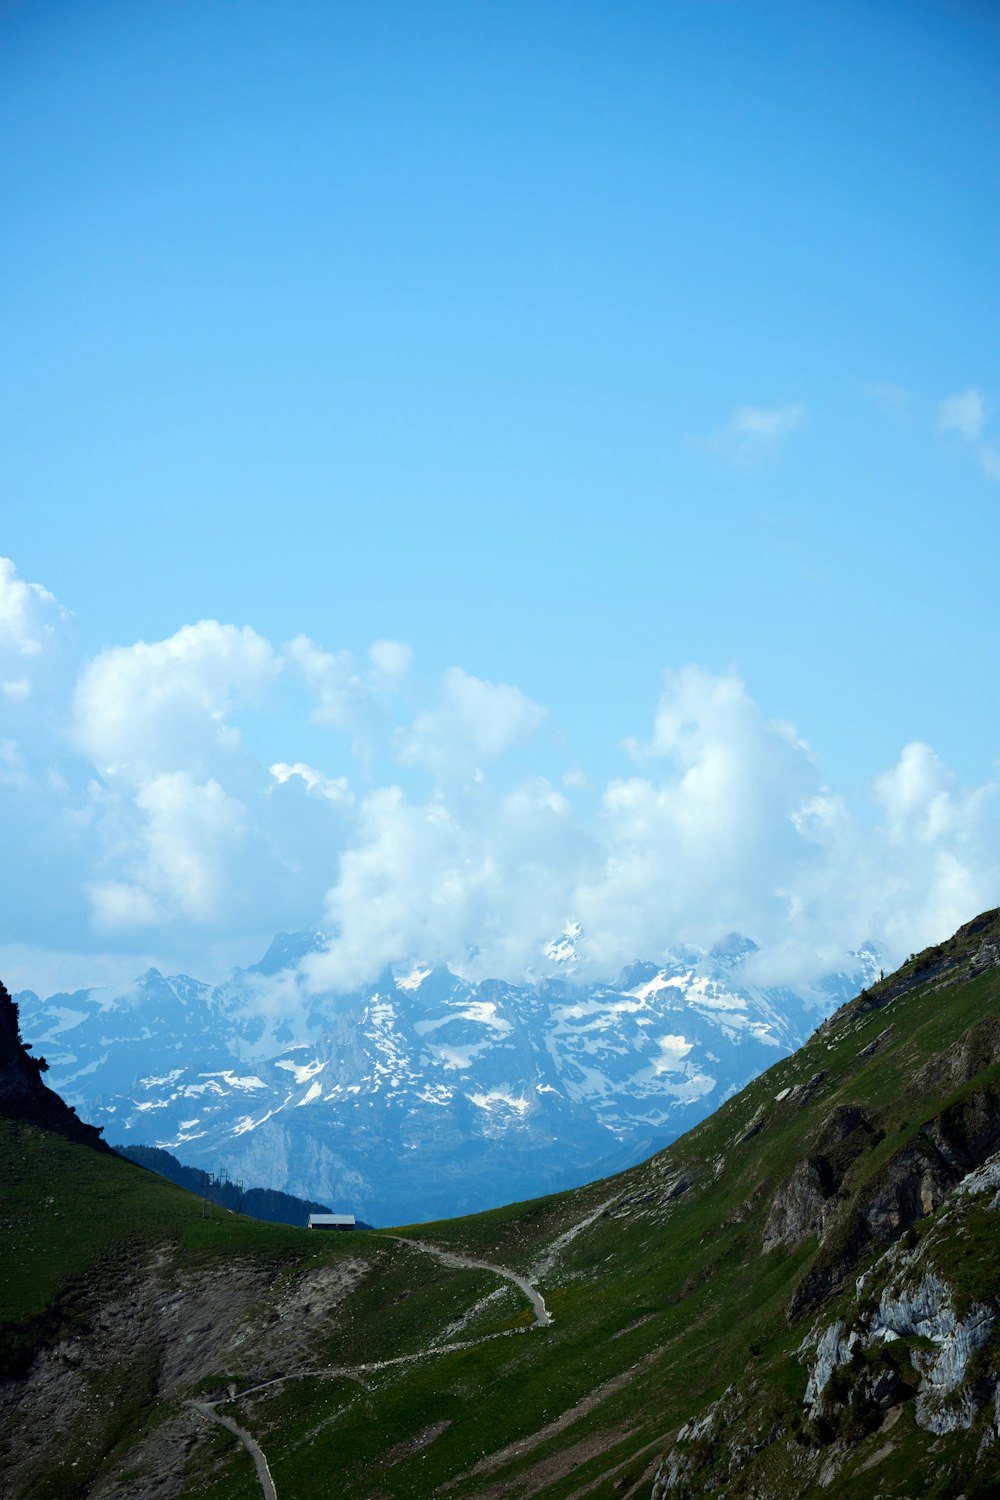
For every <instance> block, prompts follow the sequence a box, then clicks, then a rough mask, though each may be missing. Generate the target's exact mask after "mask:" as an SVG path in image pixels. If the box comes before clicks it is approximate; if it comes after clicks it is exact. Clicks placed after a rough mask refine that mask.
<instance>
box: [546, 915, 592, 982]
mask: <svg viewBox="0 0 1000 1500" xmlns="http://www.w3.org/2000/svg"><path fill="white" fill-rule="evenodd" d="M582 936H583V928H582V927H581V926H580V924H579V922H567V924H566V926H565V927H564V928H563V930H562V932H561V933H560V934H559V936H558V937H556V938H553V939H552V941H551V942H550V943H546V945H545V957H546V958H548V959H551V960H552V962H553V963H554V964H557V965H558V967H559V968H560V969H561V970H562V972H563V973H565V974H572V973H573V972H574V970H575V969H576V966H577V963H578V962H579V957H580V955H579V953H578V952H577V947H576V945H577V943H578V942H579V940H580V938H581V937H582Z"/></svg>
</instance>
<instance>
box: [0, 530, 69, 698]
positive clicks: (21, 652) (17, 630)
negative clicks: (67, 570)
mask: <svg viewBox="0 0 1000 1500" xmlns="http://www.w3.org/2000/svg"><path fill="white" fill-rule="evenodd" d="M69 621H70V614H69V611H68V610H67V609H64V608H63V606H62V605H61V604H60V603H59V600H58V599H57V598H56V597H55V595H54V594H51V593H49V591H48V589H46V588H43V586H42V585H41V584H40V583H27V582H26V581H25V580H24V579H23V578H19V577H18V575H17V569H16V567H15V566H14V564H13V562H12V561H11V559H10V558H9V557H0V699H6V701H7V702H8V703H9V704H23V703H25V701H26V700H27V699H29V698H31V697H32V696H33V695H34V694H35V693H36V691H37V689H38V686H39V683H45V684H46V686H51V684H52V679H53V676H54V675H55V674H54V671H53V668H57V667H58V664H59V663H58V658H59V656H60V653H61V648H62V646H63V642H64V637H65V635H66V628H67V626H68V624H69Z"/></svg>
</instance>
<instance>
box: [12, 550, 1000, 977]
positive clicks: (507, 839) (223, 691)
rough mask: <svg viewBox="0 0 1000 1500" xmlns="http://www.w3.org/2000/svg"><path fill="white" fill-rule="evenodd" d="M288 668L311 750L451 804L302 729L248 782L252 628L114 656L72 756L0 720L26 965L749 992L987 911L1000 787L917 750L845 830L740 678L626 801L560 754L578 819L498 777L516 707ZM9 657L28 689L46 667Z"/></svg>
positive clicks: (813, 768)
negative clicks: (665, 981) (637, 982)
mask: <svg viewBox="0 0 1000 1500" xmlns="http://www.w3.org/2000/svg"><path fill="white" fill-rule="evenodd" d="M11 577H12V575H11V574H10V573H9V572H8V573H7V574H5V579H6V581H7V583H8V584H9V582H10V579H11ZM15 582H16V580H15ZM20 597H21V598H22V600H24V601H25V602H26V605H27V606H28V607H29V615H28V619H29V625H28V626H27V627H25V626H24V625H23V617H22V616H21V615H18V616H17V619H18V622H19V623H18V624H17V627H16V632H17V639H18V640H21V639H25V638H30V639H31V640H42V641H43V647H44V642H45V640H46V639H47V637H45V635H44V627H45V626H46V625H47V624H52V623H56V624H58V622H59V620H60V618H61V616H60V613H59V610H58V606H57V605H55V604H54V602H53V601H51V596H48V595H47V594H46V592H45V591H44V590H42V591H41V592H40V593H37V592H32V591H30V589H29V592H28V595H27V596H24V595H21V596H20ZM35 607H38V608H40V609H41V610H42V615H41V616H40V618H39V620H36V621H35V623H34V624H33V625H32V624H31V623H30V621H31V619H32V617H31V615H30V610H31V609H33V608H35ZM26 632H27V634H26ZM290 655H291V659H292V664H293V665H294V667H295V669H296V671H297V672H298V673H299V674H300V675H301V676H302V678H303V679H304V680H306V681H307V682H308V683H310V684H311V685H312V689H313V694H314V699H313V701H314V703H316V704H318V711H321V713H322V716H323V717H324V722H330V723H332V724H336V723H341V724H343V725H344V726H346V727H348V729H349V730H350V732H351V733H352V734H353V735H355V736H356V737H358V736H361V738H362V739H364V742H365V743H364V744H362V746H361V749H360V750H358V751H357V753H359V754H361V753H363V751H364V748H365V744H367V743H368V742H372V743H375V744H376V746H377V747H380V748H381V750H382V751H383V752H389V751H390V750H393V749H394V750H395V751H396V753H397V754H398V756H399V758H400V760H401V761H402V762H403V763H404V764H405V765H409V766H414V767H418V768H420V769H421V770H425V769H426V770H429V771H430V772H431V773H432V775H433V778H434V791H433V792H432V793H431V794H429V795H426V794H418V790H417V789H418V788H419V787H420V785H421V783H422V781H423V778H422V777H419V776H417V777H411V778H410V780H409V783H407V781H406V778H405V776H403V775H402V774H401V780H402V782H403V784H402V785H401V786H398V787H396V786H386V785H384V784H378V781H377V779H376V778H375V776H374V773H373V772H372V770H371V764H372V762H369V761H366V762H365V764H364V765H363V766H362V768H361V774H360V775H359V776H358V777H355V776H354V775H353V774H352V775H351V777H350V779H349V777H348V775H346V774H344V770H345V768H344V767H343V766H342V765H333V766H330V767H327V768H323V766H322V755H316V756H314V757H313V759H315V760H316V761H317V762H319V764H312V763H310V762H307V761H306V760H304V759H301V758H299V756H298V754H296V753H295V750H294V749H293V747H297V746H298V745H299V744H300V743H301V741H300V732H304V730H305V726H304V725H299V724H297V723H295V722H294V720H290V719H285V720H282V721H281V722H280V723H278V724H277V725H276V724H275V722H274V721H273V720H272V721H269V722H268V724H267V734H266V736H265V739H266V742H267V744H268V748H269V750H270V749H271V748H272V746H273V745H274V744H275V743H277V745H279V746H280V745H281V743H282V739H281V738H280V736H282V735H283V736H285V737H286V738H287V741H288V742H289V753H288V754H287V756H286V758H284V759H274V758H273V751H272V754H271V755H269V757H268V759H267V760H266V761H265V760H261V759H259V758H258V757H257V755H256V754H255V753H254V750H253V736H252V734H250V733H249V725H248V715H249V714H250V713H251V712H253V713H259V712H260V713H262V712H264V711H269V710H270V699H269V696H268V690H269V687H270V685H271V684H272V683H273V682H274V681H275V679H276V677H277V675H278V674H279V673H280V672H281V670H282V667H283V662H282V658H281V657H279V655H278V654H277V653H276V652H275V651H274V650H273V648H272V647H271V646H270V645H269V643H268V642H267V641H265V640H263V639H262V638H261V637H260V636H258V635H256V634H255V632H254V631H252V630H250V629H243V630H238V629H236V628H235V627H233V626H227V625H222V624H219V623H218V622H215V621H206V622H202V623H201V624H198V625H192V626H187V627H185V628H184V629H182V630H180V631H178V632H176V634H175V635H173V636H171V637H170V638H169V639H168V640H165V641H160V642H154V643H151V644H148V643H144V642H140V643H139V644H138V645H135V646H131V647H116V648H112V649H110V650H108V651H105V652H102V653H101V654H100V655H99V656H98V657H97V658H95V659H94V660H93V661H91V662H89V663H88V664H86V665H85V666H84V667H83V669H82V670H81V671H80V674H79V680H78V682H77V685H76V692H75V696H74V697H73V708H74V712H75V720H74V726H75V744H76V746H77V747H78V749H79V750H80V752H81V756H79V757H77V756H73V755H72V754H71V753H70V751H69V749H68V747H67V746H63V747H62V748H60V746H59V743H58V738H57V737H56V736H53V734H52V732H51V724H50V723H49V721H48V720H45V721H43V720H42V719H37V720H35V719H32V718H31V713H32V712H33V709H32V708H31V705H32V704H33V703H34V701H35V700H34V698H31V699H29V700H28V705H27V706H26V705H25V704H24V703H23V702H20V701H17V700H16V699H15V700H14V703H13V706H12V707H11V708H10V709H8V710H7V712H8V714H9V716H10V717H11V719H13V718H14V716H15V714H16V715H17V724H18V728H17V737H16V739H15V737H14V734H13V732H10V733H8V732H7V731H5V738H4V739H3V740H2V742H0V812H2V815H3V818H4V826H5V829H6V830H7V833H8V842H9V843H10V845H11V847H17V848H18V849H19V851H20V853H19V860H18V862H17V865H16V867H15V866H13V865H11V866H10V868H9V869H8V872H7V875H6V883H5V885H4V888H3V893H2V894H3V902H2V903H0V909H2V910H3V912H4V920H5V922H6V925H7V929H8V931H9V933H10V935H11V940H12V941H13V940H14V938H15V937H16V939H17V941H18V942H19V943H21V944H22V945H35V946H36V947H37V945H38V944H39V943H40V942H41V941H44V937H43V935H44V934H45V933H48V934H51V933H53V932H58V933H59V934H60V940H61V941H62V942H64V943H65V945H66V947H67V949H69V950H72V951H80V950H81V949H82V948H84V947H85V946H86V944H87V943H88V942H89V943H90V944H91V946H92V947H94V948H95V949H97V948H98V947H99V946H100V945H102V944H103V945H104V946H105V950H107V949H109V948H110V949H114V951H115V952H121V951H125V950H128V951H133V952H138V951H140V950H139V944H140V943H141V944H142V951H143V952H144V954H148V952H149V950H150V949H152V948H154V947H160V948H161V950H162V949H163V948H166V947H169V951H170V952H171V953H172V954H175V955H176V954H180V955H181V962H182V963H183V964H184V966H186V967H188V968H189V969H192V968H194V969H196V968H197V965H198V961H199V959H198V955H199V953H201V954H203V955H204V954H205V953H212V952H215V951H216V949H217V948H218V947H220V945H221V949H222V950H225V951H226V952H227V953H229V954H232V955H234V956H235V952H234V950H235V949H237V948H238V951H239V956H240V957H241V958H243V959H245V958H246V956H247V952H246V950H247V948H248V947H249V948H250V951H251V952H252V951H253V948H254V947H256V945H257V943H258V941H261V940H263V941H266V940H267V939H268V938H269V936H270V934H271V933H273V931H275V930H278V929H281V928H285V929H288V928H294V927H296V926H306V925H311V924H317V923H322V924H323V925H324V927H325V929H326V930H327V931H329V932H331V933H332V934H333V936H332V940H331V942H330V946H329V949H328V951H327V952H326V953H324V954H321V955H317V956H316V957H315V958H314V959H313V960H312V961H311V963H310V966H309V974H308V979H309V983H310V985H313V986H315V985H335V986H345V985H349V984H354V983H357V982H359V981H361V980H363V979H369V978H371V977H373V975H374V974H375V973H377V972H378V970H379V969H380V968H381V967H382V966H383V965H384V964H386V963H390V962H396V961H401V960H405V959H414V960H423V961H429V962H450V963H452V964H456V965H460V966H464V967H465V968H467V969H468V970H469V971H470V972H472V973H475V974H477V975H479V976H485V975H490V974H492V975H495V976H498V977H510V978H515V977H519V976H521V975H523V974H524V973H525V971H526V970H529V969H534V970H536V971H538V970H539V969H541V968H542V967H544V963H545V960H544V957H543V954H544V948H545V945H546V944H547V943H548V942H549V941H550V940H551V939H552V938H554V937H555V936H557V934H558V933H559V932H561V931H562V930H563V929H564V927H565V925H566V923H567V920H569V919H572V920H575V921H578V922H580V923H581V925H582V927H583V933H582V935H581V937H580V938H579V939H578V940H577V942H576V945H575V946H576V948H577V951H578V954H579V962H580V972H581V973H590V974H592V975H608V974H611V973H613V972H614V971H615V970H616V969H617V968H618V967H619V966H620V965H622V964H624V963H626V962H628V961H630V960H632V959H635V958H643V957H648V958H653V959H656V958H657V957H659V956H660V955H661V954H662V953H663V952H664V950H665V949H667V948H669V947H670V946H671V945H672V944H676V943H678V942H696V943H705V944H709V943H711V942H713V941H714V940H715V939H716V938H717V937H718V936H719V935H720V934H721V933H724V932H726V931H728V930H731V929H733V928H736V929H739V930H742V931H744V932H746V933H748V934H749V935H750V936H752V937H753V938H755V939H756V940H757V941H758V942H759V943H761V944H762V947H763V949H764V952H763V954H762V956H761V958H760V959H759V960H755V962H757V963H759V965H760V966H761V972H762V973H764V972H765V971H767V972H768V974H769V977H771V978H784V979H789V978H795V980H796V982H802V983H805V982H807V981H808V980H809V979H810V978H813V977H815V976H816V974H817V972H819V971H820V970H822V969H824V968H828V967H830V966H831V965H835V964H836V963H838V962H839V961H840V958H841V956H842V954H843V951H844V949H845V948H847V947H851V946H857V945H858V944H859V943H861V942H862V941H863V940H864V939H866V938H868V937H875V938H876V939H882V940H883V941H884V942H885V943H886V944H887V946H888V950H889V956H890V958H898V957H902V956H905V953H906V952H908V951H910V949H912V948H915V947H917V946H919V945H921V944H922V943H924V942H927V941H931V940H934V939H936V938H940V937H942V936H944V935H945V934H946V933H947V932H948V931H950V930H951V929H953V928H954V927H955V926H956V925H957V924H958V923H959V922H961V921H962V920H965V919H966V918H967V917H969V916H970V915H972V914H973V913H974V912H975V911H976V910H977V909H980V908H982V907H985V906H987V905H990V904H992V903H995V902H996V901H997V899H998V891H1000V853H998V851H1000V836H998V835H1000V827H998V817H997V788H996V786H995V785H993V784H992V783H988V784H987V785H985V786H982V787H978V788H972V789H969V788H963V787H962V786H961V785H960V784H959V783H958V781H957V779H956V778H955V777H954V775H953V774H952V773H951V772H950V771H949V770H948V768H947V767H946V766H944V765H943V764H942V762H941V761H940V759H939V758H938V757H937V756H936V755H935V754H934V752H933V750H931V749H930V748H929V747H928V746H926V745H919V744H917V745H908V746H907V747H906V748H905V749H904V750H903V751H902V753H901V755H900V756H899V759H898V761H897V763H896V764H895V765H894V766H892V767H890V768H889V769H887V770H884V771H883V772H882V773H881V774H880V775H878V776H877V777H875V778H874V779H873V781H872V783H871V787H870V805H869V806H868V807H867V808H862V809H861V810H860V811H855V810H854V809H853V808H852V807H851V806H849V805H848V803H847V801H846V800H845V798H844V797H842V796H840V795H839V794H838V793H837V791H836V790H835V789H832V788H830V787H828V786H826V785H825V784H824V782H823V778H822V775H821V772H820V768H819V763H818V761H817V758H816V756H815V755H814V754H813V752H812V751H811V749H810V748H809V746H808V745H806V744H805V743H803V741H802V740H801V739H800V738H799V737H798V736H797V735H796V733H795V731H794V729H792V728H791V727H790V726H789V725H787V724H783V723H781V722H776V721H773V720H768V719H766V718H765V717H764V716H763V715H762V714H761V712H760V709H759V708H758V706H757V704H756V703H755V702H754V700H753V698H752V697H751V695H750V693H749V692H748V691H747V688H746V687H745V685H744V684H743V683H742V682H741V681H740V680H739V678H738V677H737V676H736V675H735V674H733V673H723V674H721V675H719V674H713V673H711V672H707V671H704V670H701V669H699V668H695V667H688V668H685V669H683V670H682V671H679V672H675V673H672V674H669V675H668V676H667V677H666V679H665V682H664V688H663V693H662V696H661V699H660V702H659V704H658V705H657V706H656V708H655V712H654V713H653V715H652V719H651V724H650V727H649V730H648V733H647V734H646V735H645V736H644V737H642V738H640V739H633V740H632V741H629V742H627V744H628V748H629V749H630V751H631V754H632V758H633V759H632V765H631V767H630V768H629V767H626V770H627V774H623V775H622V776H620V777H617V778H615V779H614V780H612V781H611V782H610V783H608V784H607V785H605V786H604V787H603V788H602V787H601V786H599V785H597V786H594V785H593V784H592V783H588V782H587V780H586V778H585V776H584V774H583V771H582V768H581V767H580V766H579V764H578V763H577V762H576V759H575V757H573V758H572V759H570V758H569V755H568V753H567V761H566V764H565V766H564V767H563V768H562V784H563V787H564V788H566V789H568V790H572V791H574V792H576V791H578V790H579V789H580V788H581V787H585V786H589V787H590V791H591V795H590V796H586V797H577V798H575V800H574V802H571V801H570V799H569V797H568V796H567V795H566V794H565V791H564V790H560V789H558V788H557V786H554V785H553V784H552V783H550V782H549V781H547V780H545V779H541V778H538V777H533V776H527V777H524V778H522V779H521V780H520V781H519V782H517V783H516V784H515V785H513V786H512V787H511V786H510V785H509V784H508V782H509V771H508V772H507V773H505V775H504V777H503V779H502V781H501V780H500V779H498V777H497V775H496V772H495V771H494V769H493V763H494V762H495V761H496V760H497V758H498V757H501V756H503V755H504V753H505V752H508V751H510V750H511V749H512V747H514V746H516V745H518V744H522V743H524V742H525V741H527V740H530V737H531V736H532V735H534V734H537V733H538V731H539V729H540V728H541V726H543V725H544V723H545V721H546V712H545V709H544V708H543V707H542V706H541V705H540V704H538V703H535V702H533V701H532V700H531V699H529V698H528V697H526V696H525V694H524V693H522V692H521V691H520V690H519V689H518V688H516V687H514V686H513V685H510V684H503V683H492V682H488V681H485V680H483V679H480V678H477V677H475V676H473V675H471V674H470V673H468V672H466V671H464V670H462V669H461V668H458V667H453V668H451V669H450V670H449V671H448V672H446V673H445V674H444V676H443V677H442V678H441V679H440V680H439V681H438V682H437V683H436V684H435V685H434V686H433V688H432V689H431V691H430V693H429V694H428V693H427V692H424V693H423V696H421V688H420V684H419V683H414V682H411V681H409V680H407V683H406V694H407V698H406V701H405V702H404V701H403V700H401V699H400V698H399V697H398V696H397V697H394V696H392V686H391V684H392V683H395V682H398V681H399V680H400V678H401V677H402V676H403V675H404V674H405V673H406V672H407V671H408V669H409V654H408V650H407V648H405V647H401V646H398V645H390V644H389V643H386V642H380V643H376V646H375V647H373V648H372V650H371V651H370V652H369V654H368V657H367V658H366V659H365V660H364V663H363V665H362V667H361V668H360V669H359V668H358V667H357V666H356V665H355V663H354V660H353V658H351V657H350V656H348V655H347V653H341V652H330V651H326V650H324V649H322V648H321V647H319V646H316V645H314V643H312V642H311V641H308V640H307V639H306V638H305V637H299V638H298V639H297V641H296V642H295V643H293V649H292V648H290ZM18 656H19V660H21V661H27V662H28V663H29V667H30V668H31V669H32V670H33V669H34V668H33V664H34V663H36V662H39V661H43V660H45V659H46V651H45V650H44V649H43V650H42V651H41V653H40V654H39V655H35V656H31V655H29V654H24V655H22V654H21V653H20V651H19V652H18ZM19 675H21V674H20V673H17V674H13V675H12V676H11V678H10V680H12V681H13V680H17V677H18V676H19ZM411 703H412V704H413V705H415V706H414V707H410V704H411ZM68 707H69V695H68V694H67V693H66V691H65V690H64V701H63V702H62V707H61V712H62V715H63V717H65V716H66V714H67V712H68ZM285 710H286V711H287V703H286V704H285ZM306 712H307V710H306V709H303V710H302V714H303V717H304V715H305V713H306ZM406 712H408V713H409V715H410V719H409V722H408V723H407V722H405V715H406ZM56 717H57V718H58V715H57V716H56ZM400 719H402V720H403V721H404V722H403V726H402V727H401V728H399V729H395V728H394V727H393V725H394V723H395V722H396V721H397V720H400ZM359 726H362V728H363V730H364V734H363V735H362V733H361V729H359ZM22 730H23V732H22ZM276 735H278V736H279V737H278V738H277V740H276V738H275V737H276ZM33 736H34V737H33ZM548 749H549V751H551V746H549V747H548ZM337 753H338V754H340V750H339V749H338V752H337ZM509 764H510V762H508V766H509ZM555 779H556V780H557V781H558V780H559V771H558V770H557V772H556V775H555ZM358 788H361V790H359V789H358ZM575 804H579V806H577V805H575ZM592 805H596V813H595V812H593V811H592V810H591V809H592ZM199 935H200V936H199ZM0 936H2V932H0ZM241 944H242V946H240V945H241ZM26 951H27V949H26ZM83 977H84V976H82V978H83ZM293 993H297V990H296V988H295V986H294V985H292V986H290V988H289V994H293Z"/></svg>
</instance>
